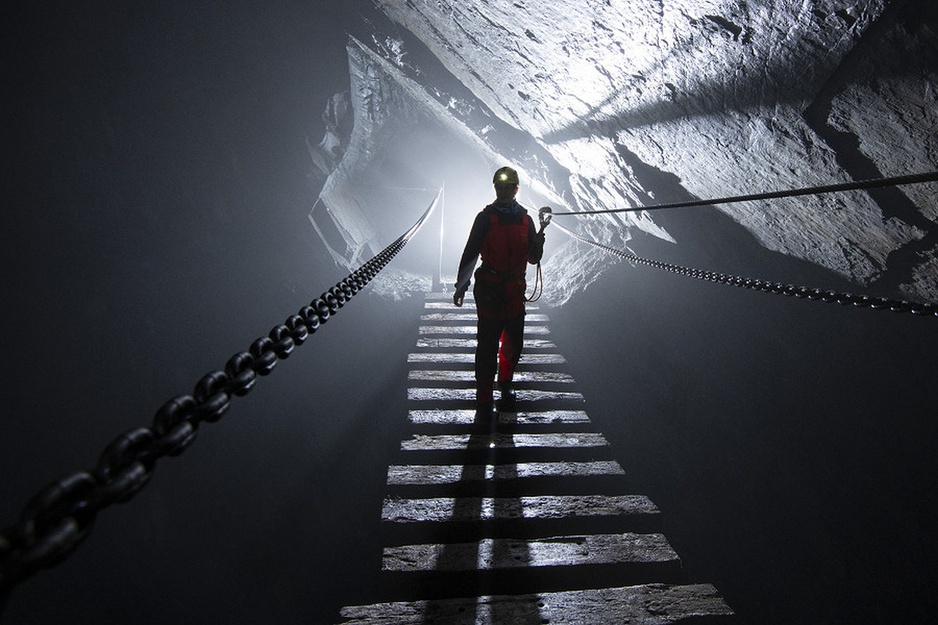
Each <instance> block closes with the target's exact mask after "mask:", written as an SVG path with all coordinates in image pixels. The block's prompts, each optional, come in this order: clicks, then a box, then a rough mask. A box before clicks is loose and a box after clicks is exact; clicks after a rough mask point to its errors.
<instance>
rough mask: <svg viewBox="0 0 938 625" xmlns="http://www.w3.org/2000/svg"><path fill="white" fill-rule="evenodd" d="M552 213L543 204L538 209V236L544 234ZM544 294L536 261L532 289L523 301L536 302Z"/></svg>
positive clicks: (542, 282)
mask: <svg viewBox="0 0 938 625" xmlns="http://www.w3.org/2000/svg"><path fill="white" fill-rule="evenodd" d="M552 215H553V212H552V211H551V208H550V206H545V207H543V208H541V209H539V210H538V213H537V218H538V221H539V222H540V225H541V227H540V230H538V231H537V234H538V236H540V235H542V234H544V229H545V228H547V226H548V224H550V218H551V216H552ZM543 294H544V275H543V274H542V273H541V261H537V273H535V274H534V291H532V292H531V296H530V297H528V296H527V295H525V296H524V301H526V302H536V301H537V300H539V299H541V295H543Z"/></svg>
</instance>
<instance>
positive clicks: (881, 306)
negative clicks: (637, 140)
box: [553, 171, 938, 317]
mask: <svg viewBox="0 0 938 625" xmlns="http://www.w3.org/2000/svg"><path fill="white" fill-rule="evenodd" d="M932 181H938V171H934V172H928V173H923V174H913V175H909V176H897V177H893V178H880V179H875V180H862V181H857V182H850V183H843V184H836V185H826V186H821V187H809V188H803V189H793V190H788V191H772V192H768V193H758V194H753V195H745V196H735V197H726V198H718V199H713V200H693V201H688V202H675V203H672V204H657V205H654V206H646V207H637V208H617V209H608V210H591V211H577V212H558V213H553V214H554V215H597V214H604V213H621V212H633V211H643V210H656V209H662V208H684V207H690V206H709V205H713V204H730V203H734V202H748V201H753V200H762V199H772V198H782V197H795V196H803V195H813V194H820V193H834V192H838V191H850V190H857V189H872V188H877V187H887V186H898V185H904V184H916V183H921V182H932ZM557 228H559V229H560V230H561V231H563V232H564V233H566V234H567V235H568V236H570V237H572V238H574V239H576V240H577V241H580V242H582V243H586V244H588V245H592V246H593V247H596V248H599V249H601V250H603V251H605V252H608V253H610V254H613V255H615V256H618V257H619V258H623V259H625V260H627V261H629V262H633V263H637V264H641V265H645V266H648V267H654V268H655V269H662V270H664V271H668V272H671V273H676V274H680V275H684V276H688V277H690V278H696V279H698V280H705V281H708V282H717V283H720V284H727V285H730V286H737V287H742V288H747V289H753V290H756V291H763V292H766V293H775V294H778V295H785V296H788V297H798V298H802V299H809V300H813V301H821V302H827V303H838V304H842V305H853V306H856V307H859V308H871V309H873V310H889V311H892V312H909V313H912V314H913V315H924V316H933V317H938V306H936V305H935V304H930V303H923V302H911V301H906V300H896V299H890V298H885V297H871V296H869V295H855V294H853V293H845V292H840V291H831V290H824V289H819V288H812V287H806V286H797V285H792V284H783V283H781V282H771V281H768V280H759V279H754V278H744V277H740V276H733V275H728V274H725V273H716V272H713V271H705V270H702V269H694V268H690V267H682V266H680V265H674V264H671V263H665V262H661V261H656V260H651V259H648V258H642V257H641V256H637V255H635V254H632V253H630V252H625V251H622V250H618V249H615V248H613V247H609V246H608V245H603V244H602V243H599V242H597V241H592V240H590V239H587V238H585V237H583V236H580V235H579V234H576V233H575V232H573V231H571V230H570V229H568V228H564V227H563V226H561V225H559V224H557Z"/></svg>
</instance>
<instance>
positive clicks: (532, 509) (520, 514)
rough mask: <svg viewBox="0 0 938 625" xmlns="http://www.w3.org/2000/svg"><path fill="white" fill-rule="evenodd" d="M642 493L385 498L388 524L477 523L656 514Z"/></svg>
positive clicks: (655, 509) (654, 507)
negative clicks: (495, 520) (500, 520)
mask: <svg viewBox="0 0 938 625" xmlns="http://www.w3.org/2000/svg"><path fill="white" fill-rule="evenodd" d="M658 514H659V511H658V508H657V506H655V504H653V503H652V502H651V500H650V499H648V497H645V496H644V495H540V496H532V497H510V498H499V497H431V498H425V499H396V498H389V499H385V500H384V505H383V506H382V509H381V520H382V521H386V522H390V523H426V522H430V523H442V522H449V521H456V522H478V521H489V520H493V519H526V520H531V519H562V518H570V517H595V516H603V517H623V516H624V517H629V516H642V515H658Z"/></svg>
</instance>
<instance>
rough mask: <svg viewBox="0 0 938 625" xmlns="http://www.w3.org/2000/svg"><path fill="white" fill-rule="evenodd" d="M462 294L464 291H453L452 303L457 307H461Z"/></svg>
mask: <svg viewBox="0 0 938 625" xmlns="http://www.w3.org/2000/svg"><path fill="white" fill-rule="evenodd" d="M464 295H465V293H464V292H460V291H456V292H455V293H453V304H454V305H455V306H456V307H457V308H462V300H463V296H464Z"/></svg>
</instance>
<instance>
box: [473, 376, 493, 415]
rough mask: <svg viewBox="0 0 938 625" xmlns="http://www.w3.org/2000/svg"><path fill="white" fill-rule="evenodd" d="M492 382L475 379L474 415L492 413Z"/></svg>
mask: <svg viewBox="0 0 938 625" xmlns="http://www.w3.org/2000/svg"><path fill="white" fill-rule="evenodd" d="M492 386H493V384H492V382H491V381H489V382H488V383H486V382H484V381H476V417H482V416H488V415H490V414H492V409H493V408H494V397H493V395H494V393H493V389H492Z"/></svg>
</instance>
